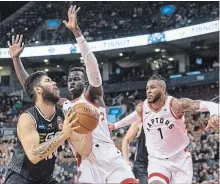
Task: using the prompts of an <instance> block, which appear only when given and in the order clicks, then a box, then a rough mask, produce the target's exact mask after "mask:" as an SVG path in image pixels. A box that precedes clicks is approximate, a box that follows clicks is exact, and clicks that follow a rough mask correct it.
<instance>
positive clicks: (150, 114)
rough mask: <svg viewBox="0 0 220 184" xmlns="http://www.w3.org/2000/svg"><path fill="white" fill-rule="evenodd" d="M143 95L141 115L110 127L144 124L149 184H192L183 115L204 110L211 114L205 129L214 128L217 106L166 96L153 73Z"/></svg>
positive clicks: (160, 80) (164, 85)
mask: <svg viewBox="0 0 220 184" xmlns="http://www.w3.org/2000/svg"><path fill="white" fill-rule="evenodd" d="M146 95H147V99H146V100H145V101H144V103H143V104H142V105H141V113H140V114H139V115H140V116H139V115H138V113H137V112H133V113H131V114H130V115H129V116H127V117H125V118H124V119H122V120H121V121H119V122H117V123H116V124H115V125H114V126H112V125H109V128H111V129H116V128H120V127H123V126H126V125H128V124H130V123H132V122H137V121H139V122H140V123H143V127H144V131H145V136H146V147H147V150H148V153H149V157H148V158H149V165H148V181H149V184H166V183H173V184H191V183H192V175H193V171H192V159H191V154H190V153H189V152H188V151H187V150H186V147H187V146H188V144H189V138H188V136H187V129H186V125H185V123H184V117H183V115H184V112H186V111H205V110H207V111H209V112H210V119H209V121H208V127H213V128H216V127H219V107H218V104H216V103H213V102H206V101H194V100H191V99H188V98H180V99H176V98H174V97H172V96H167V92H166V84H165V81H164V79H163V78H162V77H161V76H159V75H155V74H154V75H153V76H152V77H150V78H149V80H148V82H147V86H146ZM139 108H140V107H139Z"/></svg>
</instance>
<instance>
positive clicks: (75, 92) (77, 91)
mask: <svg viewBox="0 0 220 184" xmlns="http://www.w3.org/2000/svg"><path fill="white" fill-rule="evenodd" d="M68 91H69V94H70V95H71V96H72V98H77V97H79V96H81V95H82V93H83V92H84V85H83V84H81V85H77V86H75V87H72V88H71V87H68Z"/></svg>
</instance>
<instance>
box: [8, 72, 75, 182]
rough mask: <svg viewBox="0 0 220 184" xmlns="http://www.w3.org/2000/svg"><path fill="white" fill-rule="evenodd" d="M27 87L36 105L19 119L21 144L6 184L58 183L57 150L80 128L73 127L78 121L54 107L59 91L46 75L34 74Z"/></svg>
mask: <svg viewBox="0 0 220 184" xmlns="http://www.w3.org/2000/svg"><path fill="white" fill-rule="evenodd" d="M24 88H25V91H26V93H27V94H28V96H29V97H30V98H31V99H33V101H34V102H35V106H34V107H31V108H29V109H28V110H26V111H25V112H24V113H23V114H21V116H20V117H19V119H18V124H17V136H18V144H17V145H16V147H15V150H14V154H13V157H12V160H11V162H10V163H9V169H8V171H7V174H6V179H5V184H32V183H33V184H36V183H39V184H55V183H58V182H57V181H56V180H55V179H54V178H53V171H54V166H55V160H56V157H57V148H58V147H59V146H60V145H61V144H63V142H64V141H65V140H66V139H68V138H69V137H70V135H71V134H72V132H73V131H74V130H76V129H77V128H78V127H73V126H74V124H75V123H76V122H77V118H74V115H75V114H74V113H72V114H70V113H67V115H66V117H65V116H64V112H63V110H62V109H60V108H58V107H56V106H55V104H56V103H57V102H58V100H59V98H60V96H59V92H58V88H57V85H56V83H55V82H53V81H52V80H51V79H50V78H49V77H48V76H47V74H46V73H45V72H40V71H38V72H35V73H33V74H31V75H30V76H29V77H28V78H27V80H26V82H25V85H24ZM62 124H63V126H62V130H61V126H60V125H62Z"/></svg>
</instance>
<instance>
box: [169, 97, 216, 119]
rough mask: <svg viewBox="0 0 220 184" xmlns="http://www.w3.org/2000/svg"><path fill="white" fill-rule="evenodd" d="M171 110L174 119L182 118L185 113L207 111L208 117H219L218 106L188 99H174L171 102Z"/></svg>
mask: <svg viewBox="0 0 220 184" xmlns="http://www.w3.org/2000/svg"><path fill="white" fill-rule="evenodd" d="M171 110H172V112H173V114H174V116H175V117H176V118H180V117H182V115H183V113H184V112H187V111H204V110H205V111H209V112H210V116H217V115H219V104H216V103H214V102H207V101H201V100H191V99H189V98H180V99H176V98H174V99H173V100H171Z"/></svg>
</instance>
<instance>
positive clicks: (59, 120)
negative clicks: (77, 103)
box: [57, 116, 63, 130]
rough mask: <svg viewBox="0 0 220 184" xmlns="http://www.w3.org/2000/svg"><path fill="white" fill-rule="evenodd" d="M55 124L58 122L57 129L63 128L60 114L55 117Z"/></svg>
mask: <svg viewBox="0 0 220 184" xmlns="http://www.w3.org/2000/svg"><path fill="white" fill-rule="evenodd" d="M57 124H58V128H59V130H62V129H63V119H62V118H61V117H60V116H58V117H57Z"/></svg>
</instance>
